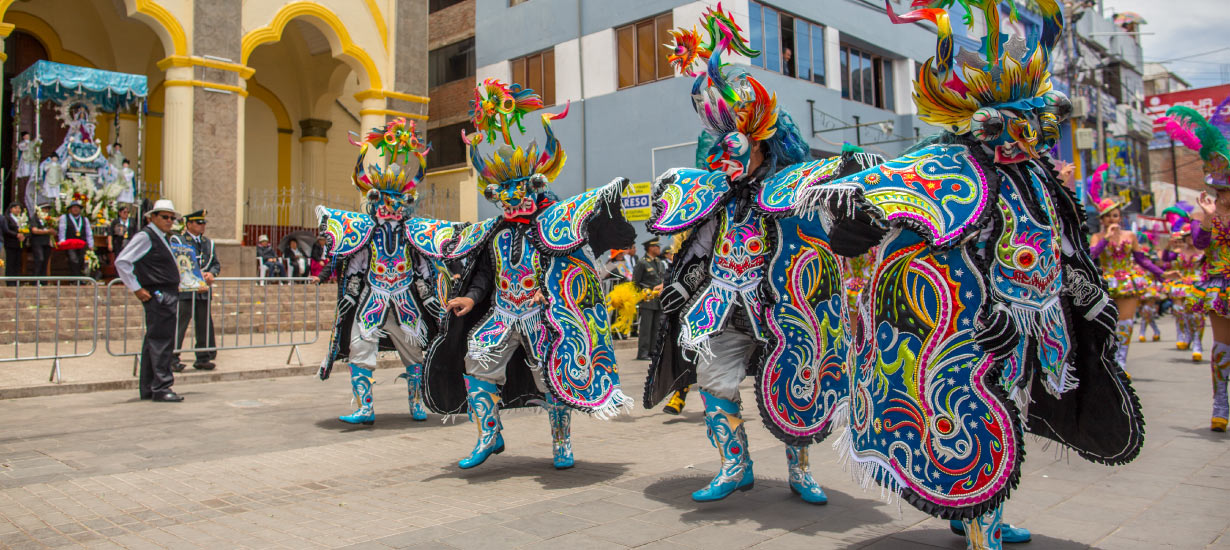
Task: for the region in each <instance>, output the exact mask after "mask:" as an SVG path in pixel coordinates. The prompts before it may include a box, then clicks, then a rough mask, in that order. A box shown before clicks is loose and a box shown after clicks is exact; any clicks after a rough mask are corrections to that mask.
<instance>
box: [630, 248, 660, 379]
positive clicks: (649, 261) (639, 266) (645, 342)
mask: <svg viewBox="0 0 1230 550" xmlns="http://www.w3.org/2000/svg"><path fill="white" fill-rule="evenodd" d="M641 245H642V246H644V247H645V257H643V258H641V260H640V261H639V262H637V263H636V269H635V270H633V272H632V282H634V283H636V286H637V287H638V288H640V289H641V290H645V289H648V290H651V291H653V292H655V293H657V292H662V281H663V278H664V277H666V263H664V262H663V261H662V247H661V246H660V245H659V244H658V238H657V237H654V238H652V239H649V240H648V241H645V242H643V243H641ZM661 311H662V304H661V302H660V301H659V300H658V297H657V295H656V294H655V295H654V297H653V298H652V299H649V300H645V301H642V302H641V303H640V304H639V305H637V314H638V315H640V317H641V324H640V331H639V334H638V335H637V342H636V358H637V359H638V360H646V359H649V352H650V351H652V350H653V343H654V339H655V338H657V337H658V326H659V320H658V317H659V314H660V313H661Z"/></svg>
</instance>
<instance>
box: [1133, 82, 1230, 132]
mask: <svg viewBox="0 0 1230 550" xmlns="http://www.w3.org/2000/svg"><path fill="white" fill-rule="evenodd" d="M1227 97H1230V84H1223V85H1221V86H1209V87H1207V88H1196V89H1193V90H1183V91H1181V92H1171V93H1168V94H1158V95H1151V96H1149V97H1147V98H1145V112H1146V113H1147V114H1149V115H1151V116H1153V117H1154V118H1156V117H1159V116H1162V115H1164V114H1166V109H1169V108H1171V107H1172V106H1175V105H1186V106H1188V107H1191V108H1193V109H1195V110H1197V111H1200V114H1201V115H1202V116H1203V117H1204V118H1206V119H1207V118H1212V117H1213V110H1214V109H1216V108H1217V106H1218V105H1221V102H1222V101H1225V100H1226V98H1227ZM1227 109H1230V107H1227ZM1164 130H1165V129H1164V128H1163V127H1162V125H1160V124H1156V123H1155V124H1154V126H1153V131H1155V132H1162V131H1164ZM1223 133H1224V132H1223Z"/></svg>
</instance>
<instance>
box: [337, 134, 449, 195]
mask: <svg viewBox="0 0 1230 550" xmlns="http://www.w3.org/2000/svg"><path fill="white" fill-rule="evenodd" d="M351 135H354V134H353V133H352V134H351ZM351 143H353V144H355V145H358V146H359V158H358V160H357V161H355V167H354V174H353V175H352V176H351V180H350V181H351V183H354V186H355V187H357V188H359V190H360V191H363V192H364V193H367V192H369V191H373V190H375V191H379V192H380V193H385V194H394V195H404V196H405V197H406V198H409V199H413V198H414V197H416V196H417V194H418V191H417V188H418V184H419V182H421V181H423V176H424V175H425V174H426V173H427V152H428V151H430V150H431V146H429V145H424V144H423V142H422V141H420V140H419V138H418V135H417V134H415V127H414V121H412V120H411V121H408V120H406V119H404V118H397V119H394V120H393V121H391V122H389V123H388V124H387V125H385V127H384V128H383V129H382V128H372V131H371V132H368V134H367V136H365V137H364V138H363V141H362V142H356V141H354V140H353V139H352V140H351ZM371 148H375V149H376V150H377V151H379V152H380V157H381V158H383V159H384V160H385V163H386V164H387V165H385V166H381V164H379V163H373V164H368V163H367V162H366V158H367V151H368V149H371Z"/></svg>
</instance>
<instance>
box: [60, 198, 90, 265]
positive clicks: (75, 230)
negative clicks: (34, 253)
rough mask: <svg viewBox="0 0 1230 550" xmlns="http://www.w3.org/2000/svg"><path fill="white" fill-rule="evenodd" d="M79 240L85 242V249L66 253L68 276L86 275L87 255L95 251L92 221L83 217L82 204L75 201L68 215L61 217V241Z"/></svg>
mask: <svg viewBox="0 0 1230 550" xmlns="http://www.w3.org/2000/svg"><path fill="white" fill-rule="evenodd" d="M67 239H78V240H81V241H85V248H77V249H71V250H67V251H65V253H66V254H67V255H68V274H69V275H72V276H74V277H80V276H82V275H84V274H85V253H86V252H88V251H90V250H93V249H94V231H93V230H92V229H90V220H89V219H88V218H86V217H85V216H82V215H81V203H79V202H77V201H73V202H72V204H69V205H68V213H67V214H64V215H62V216H60V240H59V242H64V241H65V240H67Z"/></svg>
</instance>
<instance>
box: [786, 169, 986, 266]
mask: <svg viewBox="0 0 1230 550" xmlns="http://www.w3.org/2000/svg"><path fill="white" fill-rule="evenodd" d="M850 184H855V185H858V186H860V187H861V188H862V193H863V198H864V199H866V200H867V201H868V202H870V203H871V204H872V205H874V206H875V207H876V208H877V209H879V210H880V213H881V217H883V218H884V219H885V220H887V221H890V222H892V221H903V222H905V223H907V224H909V225H910V227H912V228H916V229H917V230H918V231H919V233H921V234H923V235H924V236H926V237H927V239H928V240H929V241H930V242H931V243H933V244H935V245H938V246H946V245H949V244H951V243H953V242H954V241H956V240H957V239H959V238H961V237H963V236H964V235H965V234H966V233H967V231H968V230H969V229H970V227H971V225H972V224H973V223H974V222H975V221H977V220H978V219H979V218H980V217H981V216H982V213H983V211H984V210H985V209H986V203H987V198H988V195H989V189H988V183H987V179H986V175H985V174H984V173H983V171H982V167H981V166H979V164H978V162H977V161H976V160H975V159H974V155H973V153H971V152H970V150H969V148H968V147H966V146H964V145H931V146H929V147H924V148H922V149H919V150H917V151H914V152H912V153H909V154H907V155H903V156H902V157H900V158H896V159H893V160H890V161H888V162H885V163H884V164H881V165H879V166H877V167H875V168H872V169H870V170H864V171H862V172H859V173H857V174H854V175H851V176H847V177H845V178H841V179H838V180H836V181H835V182H834V185H837V186H842V185H845V186H849V185H850ZM809 189H811V190H815V192H817V193H823V191H824V190H825V186H824V185H821V186H812V187H810V188H809ZM804 193H806V191H805V192H804Z"/></svg>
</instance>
